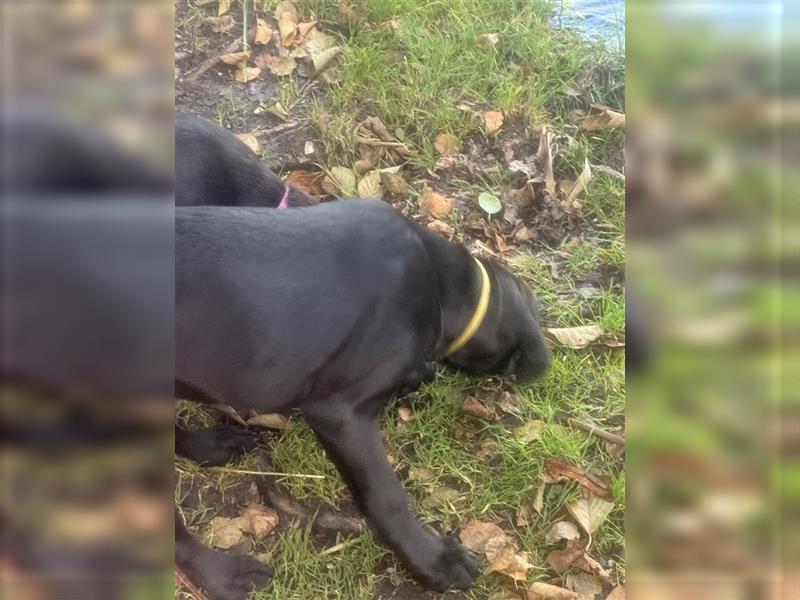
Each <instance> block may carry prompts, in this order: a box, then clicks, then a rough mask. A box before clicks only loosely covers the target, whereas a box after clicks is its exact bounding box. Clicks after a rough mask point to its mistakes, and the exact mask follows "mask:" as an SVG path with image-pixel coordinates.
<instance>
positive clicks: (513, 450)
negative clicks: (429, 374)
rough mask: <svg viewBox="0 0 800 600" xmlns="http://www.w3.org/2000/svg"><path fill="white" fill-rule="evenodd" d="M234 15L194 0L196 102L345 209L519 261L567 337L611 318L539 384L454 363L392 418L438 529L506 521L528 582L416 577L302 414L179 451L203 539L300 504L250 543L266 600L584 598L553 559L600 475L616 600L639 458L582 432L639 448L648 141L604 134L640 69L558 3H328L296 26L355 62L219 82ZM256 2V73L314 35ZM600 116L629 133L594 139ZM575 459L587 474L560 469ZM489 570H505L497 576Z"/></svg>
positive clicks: (399, 403) (419, 507)
mask: <svg viewBox="0 0 800 600" xmlns="http://www.w3.org/2000/svg"><path fill="white" fill-rule="evenodd" d="M220 4H223V6H222V8H223V9H224V8H225V6H224V3H220V2H217V1H216V0H214V1H211V2H205V3H203V2H199V1H198V0H194V1H190V0H176V70H177V73H176V75H177V88H176V104H177V106H178V108H179V109H181V110H185V111H188V112H193V113H196V114H199V115H201V116H204V117H206V118H209V119H211V120H213V121H215V122H217V123H219V124H220V125H222V126H224V127H228V128H230V129H231V130H232V131H233V132H234V133H237V134H251V135H252V136H253V137H254V138H255V141H257V147H258V152H259V154H260V155H261V156H262V158H263V159H264V160H265V161H266V162H267V163H268V164H269V165H270V166H271V167H272V168H273V169H274V170H275V171H276V172H278V173H281V174H282V175H283V176H286V177H288V178H289V179H290V180H292V181H295V182H296V183H298V185H301V186H305V187H306V189H307V190H309V191H310V192H312V193H315V194H317V195H318V196H320V197H321V198H322V199H323V200H324V201H347V200H336V198H337V197H339V196H347V195H350V194H351V193H355V194H357V195H362V196H363V195H381V196H383V199H382V200H376V201H385V202H390V203H391V204H393V205H394V206H396V207H397V208H398V209H400V210H402V211H403V212H405V213H406V214H408V215H409V216H411V217H413V218H415V219H418V220H420V222H422V223H424V224H426V225H428V226H430V227H433V228H436V229H437V230H438V231H440V232H442V233H443V234H445V235H448V236H449V237H452V238H454V239H456V240H458V241H461V242H463V243H464V244H466V245H467V247H468V248H469V249H470V250H471V251H473V252H474V253H476V254H478V255H481V256H484V257H489V258H491V259H494V260H497V261H499V262H501V263H503V264H506V265H507V266H508V267H509V268H510V269H511V270H512V271H513V272H514V273H516V274H517V275H518V276H519V277H521V278H522V279H523V280H525V281H526V282H528V283H529V284H530V285H531V287H532V288H533V290H534V291H535V292H536V294H537V296H538V297H539V299H540V300H541V303H542V317H543V325H544V326H546V327H550V328H573V327H579V326H597V327H599V328H600V329H594V332H593V333H592V335H591V337H592V338H593V339H594V341H593V342H592V343H587V340H582V341H579V342H578V343H575V342H574V341H573V342H572V343H568V344H565V343H564V340H563V339H562V341H561V342H560V343H559V342H558V341H556V342H555V343H554V348H553V364H552V368H551V369H550V371H549V372H548V373H547V375H545V376H544V377H543V378H542V379H541V380H539V381H537V382H536V383H534V384H533V385H530V386H516V385H514V384H513V382H510V381H504V380H499V379H490V380H486V379H484V380H478V379H469V378H467V377H465V376H463V375H459V374H456V373H453V372H450V371H447V370H445V369H441V370H440V372H439V374H438V376H437V378H436V380H435V381H434V382H433V383H431V384H429V385H427V386H425V387H424V388H423V389H422V390H420V391H419V392H417V393H415V394H412V395H410V396H406V397H403V398H399V399H396V400H395V401H394V402H393V403H392V404H391V405H390V407H389V409H388V411H387V413H386V417H385V421H384V434H385V436H384V437H385V444H386V448H387V453H388V455H389V457H390V459H391V460H392V461H393V464H394V466H395V468H396V470H397V473H398V475H399V477H400V478H401V479H402V480H403V481H404V483H405V486H406V489H407V490H408V491H409V493H410V495H411V497H412V501H413V502H414V504H415V511H416V513H417V514H418V515H419V517H420V519H421V520H422V521H423V522H425V523H427V524H429V525H430V526H431V527H433V528H434V529H436V530H437V531H439V532H452V533H453V534H455V535H459V534H462V535H463V531H464V528H465V526H466V525H467V524H468V523H469V522H470V521H478V522H480V523H482V524H488V523H493V524H496V525H497V526H499V527H500V528H501V529H502V530H503V531H504V532H505V533H506V534H507V536H508V538H509V539H510V540H512V542H511V543H512V544H513V545H514V546H515V552H517V554H518V555H520V553H527V562H528V564H529V565H531V566H528V567H525V568H524V569H523V570H522V575H521V576H520V578H519V581H518V582H517V585H516V587H515V586H514V579H513V578H512V577H510V576H509V575H508V574H507V573H504V572H503V569H502V568H501V569H499V570H500V572H493V573H487V574H484V575H482V576H481V577H480V579H479V580H478V582H477V585H476V587H475V588H474V589H473V590H472V591H470V592H469V593H461V592H451V593H448V594H445V595H441V594H433V593H430V592H425V591H424V590H423V589H421V588H420V587H418V586H416V585H415V584H414V582H413V581H412V580H411V579H410V578H409V576H408V574H407V573H406V572H405V570H404V569H403V568H402V566H401V565H399V564H398V563H397V561H396V559H395V557H394V556H393V555H392V554H391V553H389V552H388V551H386V550H385V549H383V548H382V547H381V546H379V545H377V544H376V543H375V541H374V540H373V538H372V535H371V534H370V533H369V532H360V533H359V532H358V526H359V525H360V522H359V521H358V513H357V511H356V510H355V509H354V507H353V506H352V503H351V502H350V500H349V496H348V494H347V492H346V489H345V488H344V485H343V484H342V482H341V480H340V479H339V477H338V475H337V474H336V471H335V470H334V468H333V466H332V465H331V463H330V462H329V461H328V460H327V459H326V458H325V455H324V453H323V451H322V449H321V448H320V447H319V445H318V444H317V442H316V441H315V440H314V438H313V436H312V434H311V433H310V431H309V430H308V428H307V427H306V426H305V425H304V424H303V422H302V421H301V420H300V419H299V418H296V417H294V418H291V419H290V420H289V422H288V425H285V427H284V428H283V429H275V430H265V437H266V438H267V443H265V444H264V445H263V446H262V447H260V448H259V449H258V450H256V451H254V452H252V453H250V454H249V455H248V456H246V457H244V458H243V459H242V460H241V461H238V462H237V463H236V464H232V465H228V466H227V467H225V468H218V469H201V468H199V467H197V465H194V464H192V463H190V462H188V461H183V460H179V461H178V463H177V485H176V499H177V500H178V502H179V503H180V505H181V509H180V510H181V514H182V516H183V518H185V519H186V521H187V523H188V526H189V528H190V529H191V530H192V531H194V532H195V533H196V534H198V535H199V536H200V538H201V539H203V540H204V541H205V542H206V543H209V544H216V543H217V542H218V540H217V539H216V537H215V536H216V535H217V533H216V532H215V530H214V529H213V527H212V520H213V519H214V518H215V517H223V518H224V517H237V516H238V515H239V514H240V513H241V512H242V509H243V507H245V506H246V505H248V504H251V503H257V504H263V505H265V506H267V507H271V508H274V509H275V510H276V511H277V514H278V516H279V523H278V525H277V526H276V527H275V528H274V529H273V530H272V531H271V532H270V533H269V534H266V535H262V536H258V535H251V534H246V535H243V536H241V539H240V540H238V542H237V543H236V544H235V545H234V546H233V547H232V548H231V550H230V551H232V552H249V553H253V554H254V555H255V556H256V557H257V558H259V559H262V560H265V561H267V562H269V563H270V564H271V565H272V566H274V567H275V569H276V573H277V574H276V577H275V580H274V582H273V584H272V585H271V586H270V587H269V588H268V589H266V590H258V591H255V592H254V593H253V595H252V598H254V599H259V600H267V599H280V600H287V599H298V600H299V599H308V598H341V599H346V600H351V599H352V600H357V599H362V598H363V599H371V598H375V599H379V598H385V599H389V598H398V599H405V598H408V599H411V598H415V599H416V598H453V599H455V598H475V599H484V598H493V599H500V598H520V597H523V598H524V597H525V595H524V588H525V585H532V584H534V583H536V582H543V583H549V584H553V585H558V586H561V587H564V586H570V587H573V588H575V586H576V581H577V579H576V577H577V576H578V575H581V576H583V575H582V574H583V571H582V570H581V568H580V567H579V566H576V565H572V566H571V567H570V566H568V567H567V568H566V569H560V571H562V572H557V571H555V570H553V563H552V561H551V560H550V561H549V560H548V558H550V559H552V558H553V557H552V555H551V553H552V552H553V551H558V550H561V549H563V548H564V546H565V542H564V541H563V540H556V541H554V542H553V541H552V539H551V542H550V543H548V541H547V540H546V539H545V538H546V536H547V534H548V532H549V531H550V529H551V526H552V525H553V524H554V523H556V522H558V521H568V522H574V521H575V520H576V519H577V518H576V517H575V514H574V510H573V511H572V512H571V511H570V510H568V508H567V507H568V506H569V507H571V508H574V507H575V506H576V503H578V502H580V501H581V500H582V499H588V500H591V499H592V498H594V495H593V494H592V493H591V492H588V491H587V489H589V488H591V485H589V486H588V488H587V485H581V481H582V482H583V483H584V484H586V479H585V478H586V477H589V478H590V479H591V480H592V481H596V482H597V485H600V486H601V487H602V488H603V489H604V490H606V489H607V492H606V493H605V495H606V496H607V502H610V503H611V505H610V506H609V509H610V513H609V514H608V516H607V517H605V518H601V519H599V521H600V524H599V526H598V527H597V528H596V530H594V531H593V532H592V534H591V536H589V535H587V533H586V531H583V532H582V535H581V539H580V546H581V547H582V548H585V549H586V553H587V554H588V555H590V556H591V557H593V558H594V559H596V560H597V561H598V563H599V564H600V566H601V567H602V569H603V570H604V571H605V572H606V573H607V575H608V576H607V577H605V580H604V581H602V586H601V587H602V591H599V590H598V591H597V592H596V597H597V598H604V597H605V596H606V595H607V594H608V593H609V592H610V590H611V589H612V588H613V587H614V586H615V585H617V584H621V583H623V582H624V572H625V557H624V548H623V544H624V535H623V523H624V515H625V474H624V463H623V456H622V454H623V453H622V448H621V447H620V446H619V445H618V444H614V443H610V442H608V441H606V440H604V439H602V438H601V437H598V436H597V435H595V434H593V433H591V432H588V431H585V430H583V429H579V428H576V427H575V426H574V425H575V421H580V422H582V423H584V424H587V425H589V426H590V427H589V428H586V429H591V428H596V429H597V430H601V431H604V432H613V433H616V434H617V435H624V402H625V396H624V352H623V350H622V345H623V342H624V321H625V318H624V179H623V177H622V175H621V172H622V170H623V162H624V157H623V143H624V132H623V130H622V128H620V127H618V126H614V127H612V126H607V125H608V123H607V121H603V118H605V116H607V115H611V118H612V119H613V118H616V117H615V115H616V114H617V113H624V106H623V102H624V89H623V57H622V56H621V55H619V54H617V53H613V52H609V51H607V50H606V49H605V48H604V47H603V46H601V45H598V44H593V43H589V42H587V41H585V40H583V39H581V38H580V37H578V36H577V35H576V34H573V33H571V32H567V31H560V30H556V29H553V28H552V26H551V24H550V14H551V7H550V6H549V5H548V4H547V3H534V2H516V1H514V0H485V1H482V2H477V1H476V2H464V1H463V0H439V1H437V2H418V1H411V0H396V1H393V2H382V1H375V2H368V3H365V4H358V3H354V4H348V3H346V2H338V1H336V0H306V1H303V2H300V1H298V2H296V13H297V14H296V15H292V14H290V15H289V22H290V24H291V23H293V22H294V21H292V19H293V18H294V17H295V16H296V22H298V23H309V22H311V21H315V20H316V21H318V23H317V24H316V28H315V30H314V31H316V32H322V33H324V34H326V35H329V36H332V37H331V38H324V37H323V38H321V39H323V40H327V41H326V42H325V45H329V46H331V47H337V48H339V49H340V50H336V51H333V52H331V53H329V54H336V57H335V59H334V60H333V61H331V62H330V63H327V64H325V66H327V69H325V70H320V71H317V72H315V70H314V68H313V67H312V66H311V63H312V61H313V60H314V59H315V58H316V57H317V55H315V54H314V52H313V51H312V52H311V56H309V57H303V56H297V60H296V63H297V67H296V68H295V69H293V70H291V71H290V72H289V73H288V74H287V75H281V76H276V75H274V74H273V73H272V72H271V71H270V69H269V68H264V69H262V71H261V72H260V74H259V76H258V77H257V78H255V79H253V80H252V81H250V82H249V83H248V84H244V83H241V82H236V81H234V72H235V69H237V68H239V69H241V67H235V66H229V65H227V64H225V63H223V62H219V63H216V64H214V65H213V66H212V67H211V68H208V69H207V70H205V71H203V72H202V73H200V74H199V76H198V73H199V69H200V68H201V66H202V65H203V63H204V61H206V60H207V59H208V58H209V57H213V56H215V55H218V54H220V53H222V52H223V51H224V50H225V49H226V48H227V49H228V52H237V51H239V50H240V49H241V48H240V47H236V42H237V40H239V39H241V37H242V33H243V31H244V29H243V20H244V18H243V17H244V13H245V11H244V10H243V5H242V1H238V2H236V1H235V2H233V5H232V6H231V7H230V9H229V10H228V11H227V12H226V14H227V15H229V16H230V17H232V18H233V25H232V26H231V27H230V29H229V30H228V31H227V32H214V31H212V28H211V25H210V24H209V23H208V21H207V18H208V17H213V16H216V15H217V13H218V12H219V11H220ZM246 6H247V11H246V12H247V19H248V27H253V26H254V25H255V24H256V23H257V20H256V19H257V18H261V19H263V20H264V23H265V24H266V25H268V26H269V28H270V29H271V30H272V31H271V37H270V38H269V39H268V40H267V43H265V44H258V43H255V44H253V50H254V51H253V54H252V55H251V58H250V62H248V63H247V65H248V67H249V68H250V69H253V70H254V69H255V66H253V65H255V64H259V63H258V61H259V60H261V59H262V58H263V57H265V56H273V57H275V56H281V57H282V58H283V59H287V55H288V54H289V53H290V51H291V49H295V50H297V49H302V48H303V47H304V46H303V44H301V43H295V44H292V43H290V44H289V45H288V46H284V42H286V41H291V40H290V39H289V38H287V39H284V37H283V36H282V35H281V33H279V32H283V31H284V29H281V28H280V27H279V26H278V23H277V22H276V8H277V9H278V15H280V14H281V11H282V10H286V3H283V4H282V5H280V6H279V5H278V3H277V2H272V1H269V0H255V2H252V1H251V2H247V3H246ZM284 18H286V17H284ZM228 25H230V21H229V22H228ZM294 35H297V36H298V37H300V35H301V34H297V30H294ZM308 35H309V36H314V35H315V33H313V32H312V33H309V34H308ZM262 41H263V40H262ZM306 47H307V46H306ZM231 48H233V49H231ZM312 50H314V49H313V48H312ZM317 50H318V49H317ZM303 53H304V52H301V51H297V52H295V54H298V55H300V54H303ZM259 57H261V58H259ZM267 62H268V61H267ZM289 62H290V61H289ZM260 64H262V65H264V64H266V62H264V61H262V62H261V63H260ZM329 65H330V66H329ZM245 73H247V71H245ZM592 104H595V105H599V106H595V107H592ZM608 108H610V109H613V112H606V111H607V109H608ZM498 115H499V116H498ZM589 115H596V116H597V118H598V119H599V120H600V121H602V122H603V123H605V124H604V125H601V128H598V129H591V128H590V129H587V128H586V127H585V126H584V127H582V126H581V125H582V123H584V119H586V117H587V116H589ZM619 116H621V115H619ZM370 119H372V120H370ZM500 121H502V122H500ZM359 125H360V126H359ZM498 125H499V127H498ZM616 125H619V123H616ZM443 134H445V135H443ZM448 134H449V135H448ZM249 141H251V143H252V142H253V141H254V140H249ZM309 142H310V143H309ZM548 142H549V143H548ZM254 147H255V146H254ZM398 167H399V168H398ZM345 171H346V172H347V173H349V175H347V174H346V173H344V172H345ZM318 173H319V174H320V175H319V176H317V175H315V174H318ZM370 175H372V177H370ZM320 184H322V185H320ZM348 188H350V189H348ZM359 192H362V193H360V194H359ZM363 192H369V193H363ZM481 194H484V196H483V200H484V202H483V204H484V205H485V206H487V207H489V210H490V211H492V210H494V209H493V208H492V206H491V205H492V204H496V203H497V201H499V202H500V204H501V210H500V212H498V213H496V214H492V215H490V214H488V213H487V211H486V210H484V209H483V208H481V205H480V204H479V201H478V198H479V196H481ZM487 194H488V197H487V196H486V195H487ZM600 332H601V333H600ZM578 333H581V330H578ZM583 333H585V331H584V332H583ZM598 334H599V335H600V337H597V336H598ZM569 345H572V346H576V347H575V348H570V347H567V346H569ZM472 399H475V400H477V401H478V404H477V408H475V403H473V401H472ZM465 401H467V402H466V407H465ZM471 406H472V408H470V407H471ZM244 416H245V418H247V416H248V415H244ZM222 418H223V417H222V416H221V415H220V414H217V413H216V412H214V411H209V410H208V409H202V408H199V407H197V406H195V405H192V404H189V403H185V402H181V403H179V405H178V419H179V421H181V422H183V423H186V424H190V425H192V426H199V425H206V424H210V423H213V422H214V421H217V420H220V419H222ZM570 420H572V421H570ZM520 427H526V429H520ZM525 432H529V435H525ZM553 461H556V463H555V464H556V467H554V466H553V465H554V463H553ZM565 463H566V464H568V465H571V466H572V467H574V468H575V471H576V472H577V473H578V475H577V476H566V477H558V476H556V477H554V476H553V469H556V470H557V465H559V464H561V465H563V464H565ZM241 471H249V473H242V472H241ZM266 472H278V473H284V474H287V475H284V476H269V475H264V474H263V473H266ZM585 474H588V475H585ZM293 475H323V476H324V479H315V478H304V477H297V476H293ZM556 475H558V474H556ZM582 477H583V479H582ZM537 497H538V498H539V502H537V501H536V499H537ZM588 500H587V501H588ZM534 506H535V508H533V507H534ZM537 509H538V510H537ZM323 516H324V517H326V518H323ZM578 520H579V519H578ZM220 522H221V521H216V522H215V523H220ZM482 564H483V567H484V571H489V570H490V566H491V565H492V564H495V563H494V562H493V561H489V560H484V562H483V563H482ZM576 564H577V563H576ZM495 566H497V565H496V564H495ZM596 575H597V572H596V571H595V572H594V575H591V576H589V577H590V578H594V579H595V580H596V579H597V578H596V577H595V576H596ZM601 579H603V577H601ZM515 589H516V590H517V591H514V590H515ZM177 593H179V594H183V595H190V592H188V591H187V590H185V589H182V588H180V589H179V590H178V592H177ZM503 594H506V595H503ZM587 597H589V598H593V597H595V593H592V594H590V595H589V596H587Z"/></svg>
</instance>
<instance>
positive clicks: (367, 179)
mask: <svg viewBox="0 0 800 600" xmlns="http://www.w3.org/2000/svg"><path fill="white" fill-rule="evenodd" d="M358 195H359V197H361V198H383V188H382V187H381V174H380V173H379V172H378V171H372V172H371V173H368V174H367V175H365V176H364V178H363V179H362V180H361V181H359V182H358Z"/></svg>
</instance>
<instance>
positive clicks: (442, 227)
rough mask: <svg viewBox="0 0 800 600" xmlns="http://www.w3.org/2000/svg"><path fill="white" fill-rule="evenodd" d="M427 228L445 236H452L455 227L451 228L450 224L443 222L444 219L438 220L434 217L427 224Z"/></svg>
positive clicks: (454, 232)
mask: <svg viewBox="0 0 800 600" xmlns="http://www.w3.org/2000/svg"><path fill="white" fill-rule="evenodd" d="M427 227H428V229H430V230H431V231H435V232H436V233H439V234H441V235H443V236H446V237H453V236H454V235H455V234H456V231H455V229H453V228H452V227H451V226H450V225H448V224H447V223H445V222H444V221H440V220H439V219H434V220H433V221H431V222H430V223H428V225H427Z"/></svg>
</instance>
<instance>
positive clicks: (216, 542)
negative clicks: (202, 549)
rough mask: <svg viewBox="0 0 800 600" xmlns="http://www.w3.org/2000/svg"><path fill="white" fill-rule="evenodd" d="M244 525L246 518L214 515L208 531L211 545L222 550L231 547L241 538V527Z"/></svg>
mask: <svg viewBox="0 0 800 600" xmlns="http://www.w3.org/2000/svg"><path fill="white" fill-rule="evenodd" d="M246 525H247V520H246V519H243V518H242V517H235V518H233V519H230V518H228V517H214V518H213V519H211V531H210V532H209V537H210V542H211V545H212V546H214V547H215V548H222V549H223V550H227V549H228V548H232V547H233V546H235V545H236V544H238V543H239V540H241V539H242V527H244V526H246Z"/></svg>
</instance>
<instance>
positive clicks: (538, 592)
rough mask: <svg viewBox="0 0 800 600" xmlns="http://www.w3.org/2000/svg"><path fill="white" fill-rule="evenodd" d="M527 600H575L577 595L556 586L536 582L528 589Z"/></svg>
mask: <svg viewBox="0 0 800 600" xmlns="http://www.w3.org/2000/svg"><path fill="white" fill-rule="evenodd" d="M528 598H529V600H539V599H540V598H546V599H547V600H577V599H578V594H576V593H575V592H573V591H570V590H565V589H564V588H560V587H558V586H556V585H550V584H549V583H542V582H540V581H537V582H536V583H534V584H533V585H531V587H529V588H528Z"/></svg>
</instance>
